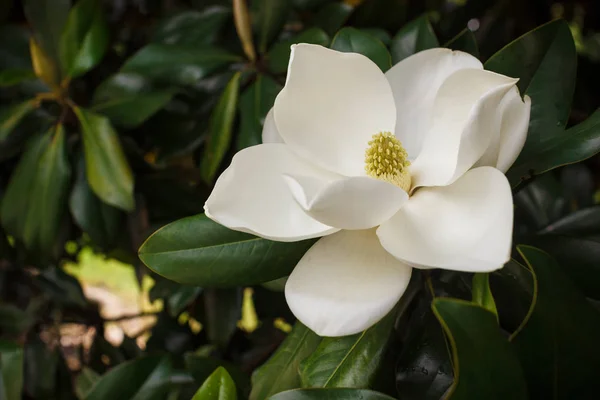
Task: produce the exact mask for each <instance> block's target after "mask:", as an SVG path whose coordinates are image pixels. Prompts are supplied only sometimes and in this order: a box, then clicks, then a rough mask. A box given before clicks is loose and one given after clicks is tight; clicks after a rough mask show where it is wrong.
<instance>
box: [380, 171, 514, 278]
mask: <svg viewBox="0 0 600 400" xmlns="http://www.w3.org/2000/svg"><path fill="white" fill-rule="evenodd" d="M512 227H513V202H512V195H511V191H510V185H509V184H508V180H507V179H506V177H505V176H504V174H503V173H502V172H500V171H498V170H497V169H495V168H492V167H481V168H476V169H472V170H470V171H468V172H467V173H465V174H464V175H463V176H462V177H460V179H458V180H457V181H456V182H454V183H453V184H452V185H449V186H440V187H426V188H420V189H418V190H417V191H416V192H415V193H414V194H413V196H411V198H410V199H409V201H408V202H407V203H406V204H405V205H404V207H402V208H401V209H400V211H398V213H397V214H396V215H395V216H394V217H392V218H391V219H390V220H389V221H387V222H384V223H383V224H381V226H380V227H379V229H378V230H377V235H378V236H379V240H380V241H381V244H382V246H383V247H384V248H385V249H386V250H387V251H389V252H390V253H391V254H393V255H394V256H395V257H396V258H398V259H399V260H402V261H404V262H406V263H407V264H409V265H411V266H413V267H415V268H443V269H450V270H458V271H471V272H475V271H477V272H483V271H493V270H496V269H498V268H501V267H502V266H503V265H504V263H506V262H507V261H508V260H509V258H510V247H511V240H512Z"/></svg>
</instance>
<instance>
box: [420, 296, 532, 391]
mask: <svg viewBox="0 0 600 400" xmlns="http://www.w3.org/2000/svg"><path fill="white" fill-rule="evenodd" d="M431 307H432V309H433V312H434V314H435V315H436V317H437V318H438V320H439V321H440V323H441V324H442V327H443V328H444V331H445V333H446V335H447V338H448V340H449V342H450V344H451V346H452V358H453V360H454V362H453V365H454V377H455V378H454V384H453V385H452V386H451V388H450V389H449V392H448V393H447V394H446V396H445V397H446V398H448V399H453V400H462V399H472V398H473V393H477V396H478V397H480V398H485V399H499V400H500V399H527V398H528V397H527V386H526V383H525V380H524V378H523V371H522V369H521V366H520V365H519V359H518V358H517V356H516V354H515V352H514V349H512V348H511V346H510V344H509V342H508V340H506V338H505V337H504V336H503V335H502V333H501V331H500V330H499V328H498V323H497V321H496V318H495V316H494V314H492V313H491V312H489V311H488V310H486V309H484V308H482V307H480V306H478V305H476V304H473V303H469V302H466V301H463V300H457V299H449V298H436V299H434V300H433V303H432V305H431Z"/></svg>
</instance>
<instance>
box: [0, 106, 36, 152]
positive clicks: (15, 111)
mask: <svg viewBox="0 0 600 400" xmlns="http://www.w3.org/2000/svg"><path fill="white" fill-rule="evenodd" d="M34 108H35V101H33V100H27V101H25V102H23V103H18V104H13V105H10V106H8V107H6V108H2V109H0V143H2V142H4V141H6V139H8V137H9V135H10V133H11V132H12V131H13V130H14V129H15V128H16V127H17V125H18V124H19V122H21V120H22V119H23V118H25V116H26V115H27V114H29V113H30V112H31V111H33V109H34Z"/></svg>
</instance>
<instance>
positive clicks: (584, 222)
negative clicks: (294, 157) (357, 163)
mask: <svg viewBox="0 0 600 400" xmlns="http://www.w3.org/2000/svg"><path fill="white" fill-rule="evenodd" d="M71 3H73V4H71ZM245 5H246V2H245V1H240V0H234V1H233V2H231V1H225V0H223V1H218V0H213V1H208V0H207V1H202V0H187V1H184V0H104V1H100V0H97V1H95V0H78V1H73V2H71V1H70V0H27V1H22V2H21V1H16V0H15V1H10V0H3V1H2V2H1V3H0V194H1V196H2V200H1V208H0V219H1V221H2V230H3V231H2V232H0V258H1V261H0V333H1V337H2V341H0V354H1V357H0V372H1V373H0V378H1V379H0V398H3V399H9V400H13V399H20V398H26V399H75V398H78V399H107V398H114V399H134V398H135V399H167V398H168V399H190V398H191V397H192V396H193V395H194V393H196V391H197V390H198V388H199V387H200V386H201V385H202V383H203V382H204V381H205V379H207V378H208V377H209V375H210V374H211V373H213V371H214V370H215V369H216V368H217V367H220V366H221V367H224V368H225V370H226V372H225V371H224V370H222V369H219V370H217V372H216V373H215V375H213V376H212V377H211V379H210V380H209V381H208V383H207V384H206V385H205V386H203V388H204V389H201V390H200V391H199V392H198V394H197V395H196V396H197V397H196V398H198V399H212V398H219V399H226V398H234V396H235V395H236V392H237V395H238V397H239V398H248V396H250V398H252V399H259V400H262V399H266V398H267V397H269V396H271V395H274V394H276V393H278V392H282V391H284V390H286V389H293V388H299V387H326V388H332V389H331V390H330V391H313V392H308V393H304V394H302V393H298V392H296V393H295V394H294V393H287V394H286V393H284V394H280V395H277V396H275V397H274V398H276V399H280V400H285V399H300V398H302V399H313V398H315V399H316V398H328V399H338V398H339V399H359V398H360V399H379V398H388V397H383V396H384V395H377V394H375V393H373V392H367V391H365V390H357V391H350V390H348V391H342V390H341V389H333V388H341V387H345V388H359V389H367V388H370V389H374V390H377V391H378V392H381V393H385V394H387V395H389V396H392V397H393V398H400V399H438V398H441V397H443V396H444V395H446V396H448V397H451V398H452V399H471V398H489V399H492V398H498V399H506V398H532V399H542V398H543V399H548V398H554V399H558V398H578V399H586V398H594V395H595V394H596V393H597V390H596V387H597V386H598V383H597V377H598V376H599V374H600V371H599V367H598V365H600V364H599V363H598V359H600V358H599V357H600V349H599V346H598V344H597V338H598V334H600V317H599V316H598V300H599V299H600V271H599V269H598V268H599V267H598V266H599V265H600V244H599V239H598V238H599V237H600V236H599V234H600V209H599V208H598V206H597V205H596V204H597V203H598V202H599V201H600V195H599V192H598V188H599V178H600V176H599V175H598V167H599V165H598V164H599V159H598V157H597V156H594V155H595V154H596V153H597V152H598V151H599V150H600V139H599V138H600V128H599V127H598V124H599V122H598V121H599V119H600V117H599V116H598V114H594V112H595V111H596V108H597V107H598V105H599V104H600V101H599V96H600V95H599V93H600V80H598V79H597V71H598V67H599V64H598V63H599V62H600V3H598V2H596V1H592V0H590V1H583V0H582V1H578V2H576V1H562V2H554V1H549V0H535V1H519V0H499V1H492V0H471V1H465V0H462V1H461V0H453V1H451V0H427V1H409V0H366V1H345V2H340V1H331V0H293V1H292V0H290V1H284V0H256V1H251V2H250V4H249V8H248V9H247V10H244V9H245ZM72 6H73V7H72ZM248 16H249V17H248ZM247 17H248V18H247ZM555 18H563V19H564V21H562V22H561V21H558V22H554V23H552V24H550V25H546V26H544V28H541V30H538V31H536V32H537V33H536V34H530V36H527V37H526V39H525V40H524V41H521V42H520V43H521V44H523V43H524V48H525V50H526V51H525V53H523V54H521V57H520V58H519V57H517V58H516V59H513V60H512V61H511V60H510V55H509V56H502V57H496V58H493V57H492V58H491V56H492V55H494V54H495V53H496V52H497V51H498V50H500V49H501V48H503V47H504V46H505V45H507V44H508V43H510V42H511V41H513V40H514V39H516V38H518V37H519V36H521V35H523V34H525V33H527V32H529V31H531V30H532V29H534V28H536V27H538V26H540V25H542V24H545V23H547V22H548V21H551V20H553V19H555ZM467 27H468V28H467ZM236 28H237V29H236ZM341 29H342V30H341ZM340 30H341V31H340ZM338 32H340V33H339V34H337V33H338ZM336 34H337V36H336ZM295 42H311V43H318V44H322V45H325V46H329V45H331V46H332V47H334V48H337V49H339V50H342V51H349V50H353V51H358V52H362V53H363V54H366V55H367V56H369V57H371V58H372V59H373V60H374V61H375V62H376V63H377V64H378V65H380V67H382V69H386V68H389V66H390V65H391V64H390V61H391V62H393V63H396V62H397V61H399V60H401V59H403V58H405V57H406V56H408V55H410V54H413V53H414V52H416V51H419V50H422V49H426V48H429V47H436V46H440V45H441V46H448V47H451V48H455V49H461V50H464V51H469V52H471V53H473V54H475V55H478V56H480V58H481V59H482V61H484V62H485V61H486V60H488V59H490V58H491V61H490V62H489V63H488V64H486V67H487V68H490V69H494V70H498V71H513V72H515V71H516V75H518V76H520V77H522V79H521V84H523V85H525V86H521V89H523V92H525V90H524V89H527V88H528V87H529V86H530V85H529V83H528V80H527V78H523V76H525V77H529V81H533V82H535V79H538V81H537V83H536V84H535V83H532V84H531V87H534V88H535V89H536V90H538V91H539V93H536V96H538V97H537V99H538V100H539V101H540V102H539V103H536V98H534V107H537V106H538V105H537V104H541V105H540V106H539V107H540V110H541V111H540V113H538V117H539V119H538V120H536V121H537V122H536V123H537V124H538V125H536V126H535V127H533V128H532V130H531V131H530V137H533V136H531V135H532V133H531V132H535V133H533V135H537V136H535V138H536V140H534V141H532V142H528V146H529V147H526V150H525V151H524V156H523V158H522V159H520V161H521V162H519V161H518V162H517V164H515V167H513V169H512V170H511V171H509V174H508V176H509V178H510V179H511V182H512V183H513V184H514V186H515V206H516V208H515V213H516V221H515V243H517V244H521V243H522V244H526V245H535V246H537V247H539V248H542V249H544V250H545V251H547V252H548V253H549V254H550V255H551V256H552V257H550V256H549V255H548V254H547V253H544V252H540V251H539V250H536V249H535V248H533V247H528V246H522V247H519V248H518V249H517V250H516V251H515V260H514V261H511V263H509V264H507V266H506V267H505V268H504V269H502V270H501V271H498V272H496V273H493V274H491V275H490V276H489V282H490V285H491V289H490V287H489V286H488V285H487V281H488V277H487V276H483V277H482V276H477V277H475V280H472V279H473V277H472V276H471V275H469V274H460V273H444V272H439V271H435V272H432V273H431V274H422V275H421V274H415V279H414V282H413V283H412V284H411V286H410V289H409V291H408V292H407V295H406V296H405V298H404V300H403V301H402V302H401V303H400V304H399V305H398V307H397V309H396V310H395V313H394V314H393V315H390V316H388V317H386V319H384V320H383V321H382V322H381V323H379V324H377V325H376V326H375V327H373V328H371V329H369V330H367V331H366V332H364V333H363V334H359V335H354V336H350V337H346V338H341V339H321V338H319V337H317V336H316V335H315V334H314V333H312V332H310V331H308V329H307V328H305V327H303V326H302V325H300V324H295V326H294V328H293V330H292V332H291V333H289V332H290V329H291V326H292V325H294V317H293V315H292V314H291V313H290V311H289V309H288V308H287V306H286V303H285V299H284V296H283V293H282V288H283V283H284V282H283V281H282V280H281V279H278V278H281V277H283V276H285V275H287V273H289V271H291V269H292V268H293V266H294V264H295V261H297V260H298V259H299V257H301V255H302V254H303V253H304V251H306V249H307V248H308V247H309V246H310V244H311V243H312V242H301V243H299V244H294V245H283V244H275V243H271V242H268V241H264V240H263V241H261V242H260V244H259V245H258V246H259V249H260V250H262V251H263V252H266V251H267V250H268V252H269V254H271V258H269V259H268V260H266V261H258V260H256V259H253V258H251V257H250V258H245V259H244V260H242V259H240V258H239V257H238V258H236V257H235V256H234V254H245V253H244V252H246V251H247V247H245V246H246V245H244V241H245V240H247V235H241V234H237V233H234V232H230V231H228V230H226V229H224V228H222V227H219V226H218V225H215V224H214V223H211V222H210V221H208V220H206V219H205V218H203V217H202V216H197V215H198V214H200V213H201V212H202V206H203V204H204V202H205V200H206V198H207V196H208V194H209V193H210V190H211V185H212V183H213V182H214V179H215V177H216V176H218V174H219V172H220V171H221V170H223V169H224V168H225V167H226V166H227V165H228V164H229V160H230V159H231V157H232V155H233V154H234V153H235V152H236V151H237V150H239V149H242V148H244V147H247V146H251V145H254V144H258V143H260V141H261V139H260V138H261V130H262V123H263V121H264V118H265V115H266V113H267V111H268V110H269V109H270V107H271V106H272V104H273V101H274V98H275V96H276V94H277V93H278V91H279V90H280V89H281V87H282V85H283V83H284V81H285V71H286V67H287V60H288V57H289V46H290V44H292V43H295ZM332 42H333V43H332ZM386 48H387V49H389V53H388V50H387V49H386ZM575 51H576V54H575ZM388 54H391V59H390V56H389V55H388ZM504 54H506V53H504ZM513 55H514V54H513ZM517 55H518V53H517ZM575 57H576V63H575ZM507 60H508V61H507ZM511 62H512V64H511ZM575 65H576V72H577V75H576V76H577V78H576V80H574V79H575ZM540 70H542V71H543V72H544V71H545V73H547V75H544V76H543V77H541V78H540V76H541V75H536V74H538V72H539V71H540ZM513 76H514V74H513ZM536 76H537V78H536ZM572 83H573V84H572ZM571 92H574V95H573V101H572V103H571V98H570V97H571ZM532 97H533V94H532ZM543 99H546V100H547V101H546V102H544V101H543ZM542 103H543V104H542ZM556 121H558V123H556ZM582 123H583V124H582ZM580 124H581V125H580ZM532 126H533V125H532ZM565 126H566V128H567V131H564V129H563V128H565ZM565 134H567V135H568V136H566V137H567V139H565V136H564V135H565ZM584 160H585V161H584ZM566 164H569V165H566ZM546 170H551V171H550V172H547V173H544V174H541V173H542V172H545V171H546ZM534 175H535V176H534ZM190 216H195V217H190ZM186 217H190V218H186ZM181 218H186V219H184V220H180V219H181ZM176 220H180V221H179V222H177V223H176V224H174V225H170V226H169V227H167V228H165V229H163V230H161V231H160V233H158V234H156V235H155V236H153V237H152V238H153V239H151V240H149V241H148V242H146V244H145V245H144V246H143V247H142V249H141V250H140V252H139V257H138V249H139V248H140V246H142V244H143V243H144V241H145V240H146V238H148V237H149V236H150V235H151V234H152V233H153V232H155V231H156V230H157V229H158V228H160V227H163V226H165V225H166V224H169V223H171V222H173V221H176ZM209 245H211V246H213V247H214V246H216V247H217V248H218V249H219V251H221V250H222V252H221V253H220V255H219V256H217V255H216V253H211V252H210V251H208V250H206V249H205V247H207V246H209ZM234 250H235V251H234ZM236 252H237V253H236ZM261 254H263V253H261ZM140 258H141V260H140ZM105 260H108V261H105ZM142 260H143V262H144V263H146V264H147V265H149V266H150V267H152V270H151V269H149V268H148V267H146V265H144V263H143V262H142ZM213 260H216V261H217V263H216V265H217V266H218V269H212V270H211V269H210V268H208V267H207V268H204V267H206V265H207V264H211V262H209V261H213ZM555 260H556V261H557V262H556V261H555ZM157 272H158V273H160V274H161V275H162V276H161V275H159V274H157ZM163 276H165V277H168V278H170V279H165V278H164V277H163ZM182 283H185V284H182ZM332 284H333V283H332ZM82 285H83V287H82ZM194 285H197V286H194ZM90 286H91V287H98V286H105V288H108V290H105V292H109V293H117V295H118V296H120V298H121V300H122V299H123V298H124V299H125V303H126V304H127V303H135V306H134V307H132V308H131V309H130V308H128V307H127V306H125V307H123V306H122V305H121V306H120V307H119V313H118V314H117V315H111V314H110V312H108V314H107V311H106V310H104V309H101V307H100V305H99V303H98V298H97V297H95V296H94V294H93V291H90V290H89V287H90ZM84 288H85V293H84ZM474 289H476V290H474ZM477 290H481V291H480V292H477ZM472 292H473V295H472ZM490 293H492V294H493V298H492V297H490ZM139 296H142V298H144V299H145V300H143V301H142V300H140V297H139ZM144 296H145V297H144ZM446 297H451V298H458V299H463V300H466V301H471V300H473V301H474V302H475V303H477V304H480V305H482V306H483V307H484V308H485V309H484V308H481V307H479V306H474V305H473V303H467V302H464V301H456V300H448V299H444V298H446ZM434 298H435V299H434ZM490 298H491V301H490ZM100 300H101V302H102V303H106V302H107V300H106V296H104V297H102V296H101V297H100ZM122 303H123V301H121V303H120V304H122ZM109 308H110V307H109ZM488 310H491V312H490V311H488ZM131 313H133V315H131ZM494 314H495V316H494ZM496 318H499V323H500V325H499V326H498V322H497V320H496ZM123 321H126V322H131V321H134V324H133V328H130V329H127V327H126V326H123V325H121V327H120V328H115V326H116V324H117V323H123ZM135 321H137V323H135ZM115 329H116V330H115ZM122 330H124V331H125V333H124V334H123V333H122ZM111 331H116V332H117V335H116V339H115V335H112V336H111V333H110V332H111ZM120 335H121V336H122V337H119V336H120ZM107 339H110V340H107ZM277 349H279V350H277ZM276 350H277V352H276V353H275V354H274V355H273V353H274V352H275V351H276ZM272 355H273V357H272V358H271V359H270V360H269V357H271V356H272ZM267 360H269V361H268V363H266V364H265V366H264V367H263V368H261V369H260V370H258V372H257V373H255V374H254V375H253V377H252V385H251V383H250V376H251V375H252V374H253V372H255V371H256V370H257V368H258V367H259V366H261V365H263V364H264V363H265V362H266V361H267ZM459 378H460V379H459ZM231 379H233V382H235V386H234V384H233V383H232V381H231ZM207 388H208V389H207ZM210 388H220V390H221V396H222V397H210V396H211V394H210V393H209V392H210V390H209V389H210ZM251 388H252V389H251ZM336 390H337V391H336ZM473 393H478V396H477V397H473ZM213 394H214V391H213ZM224 396H225V397H224ZM294 396H296V397H294ZM297 396H307V397H297ZM319 396H329V397H319ZM361 396H362V397H361Z"/></svg>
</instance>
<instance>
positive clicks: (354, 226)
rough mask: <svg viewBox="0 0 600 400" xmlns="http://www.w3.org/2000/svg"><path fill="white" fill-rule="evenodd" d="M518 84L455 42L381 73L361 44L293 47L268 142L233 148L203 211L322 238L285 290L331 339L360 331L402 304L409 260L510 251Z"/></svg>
mask: <svg viewBox="0 0 600 400" xmlns="http://www.w3.org/2000/svg"><path fill="white" fill-rule="evenodd" d="M516 82H517V80H516V79H513V78H509V77H506V76H503V75H499V74H496V73H493V72H489V71H485V70H484V69H483V66H482V64H481V63H480V62H479V60H477V59H476V58H474V57H472V56H471V55H469V54H466V53H462V52H457V51H450V50H447V49H432V50H427V51H423V52H420V53H418V54H415V55H414V56H412V57H409V58H407V59H405V60H403V61H402V62H400V63H399V64H397V65H396V66H394V67H393V68H392V69H390V70H389V71H388V72H386V73H385V74H384V73H382V72H381V70H380V69H379V68H378V67H377V66H376V65H375V64H374V63H373V62H371V60H369V59H368V58H366V57H364V56H362V55H360V54H353V53H340V52H337V51H333V50H329V49H327V48H324V47H320V46H314V45H307V44H300V45H296V46H293V48H292V55H291V58H290V63H289V69H288V75H287V82H286V84H285V87H284V89H283V90H282V91H281V93H280V94H279V95H278V96H277V99H276V101H275V105H274V107H273V109H272V110H271V111H270V112H269V114H268V115H267V118H266V121H265V126H264V130H263V141H264V144H262V145H258V146H254V147H250V148H247V149H244V150H242V151H240V152H239V153H237V154H236V155H235V157H234V158H233V161H232V163H231V165H230V166H229V168H228V169H227V170H226V171H225V172H223V174H222V175H221V176H220V177H219V179H218V181H217V183H216V186H215V189H214V191H213V192H212V194H211V195H210V198H209V199H208V201H207V202H206V205H205V207H204V208H205V211H206V215H207V216H208V217H210V218H212V219H213V220H215V221H216V222H218V223H220V224H222V225H225V226H227V227H229V228H231V229H235V230H239V231H243V232H250V233H253V234H255V235H258V236H261V237H264V238H267V239H272V240H277V241H284V242H288V241H298V240H302V239H307V238H315V237H322V239H320V240H319V241H317V242H316V243H315V245H313V246H312V247H311V248H310V250H309V251H308V252H307V253H306V254H305V255H304V257H303V258H302V259H301V260H300V262H299V263H298V265H297V266H296V268H295V269H294V271H293V272H292V274H291V276H290V277H289V279H288V281H287V284H286V288H285V295H286V299H287V301H288V304H289V306H290V308H291V310H292V312H293V313H294V314H295V315H296V317H297V318H298V319H299V320H300V321H302V322H303V323H304V324H305V325H307V326H308V327H309V328H311V329H312V330H313V331H315V332H316V333H318V334H319V335H321V336H342V335H349V334H354V333H357V332H360V331H362V330H364V329H366V328H368V327H370V326H371V325H373V324H374V323H376V322H377V321H379V320H380V319H381V318H382V317H383V316H385V315H386V314H387V313H388V312H389V311H390V310H391V309H392V308H393V306H394V305H395V304H396V303H397V301H398V300H399V299H400V297H401V296H402V294H403V292H404V290H405V289H406V286H407V284H408V281H409V279H410V275H411V269H412V268H444V269H451V270H460V271H471V272H475V271H478V272H482V271H492V270H495V269H498V268H501V267H502V266H503V265H504V263H505V262H506V261H508V259H509V255H510V247H511V236H512V225H513V203H512V195H511V190H510V187H509V184H508V181H507V179H506V177H505V176H504V174H503V172H505V171H506V170H507V169H508V168H509V167H510V165H511V164H512V163H513V162H514V161H515V159H516V158H517V155H518V154H519V152H520V151H521V148H522V147H523V143H524V142H525V136H526V133H527V126H528V123H529V111H530V105H531V103H530V99H529V98H528V97H527V96H525V100H524V101H523V100H522V99H521V96H520V95H519V92H518V89H517V88H516V86H515V84H516Z"/></svg>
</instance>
